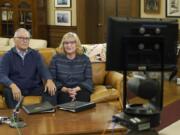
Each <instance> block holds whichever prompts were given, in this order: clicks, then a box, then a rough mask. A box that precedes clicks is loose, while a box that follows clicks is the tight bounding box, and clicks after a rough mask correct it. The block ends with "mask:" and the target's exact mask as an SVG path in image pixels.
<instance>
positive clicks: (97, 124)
mask: <svg viewBox="0 0 180 135" xmlns="http://www.w3.org/2000/svg"><path fill="white" fill-rule="evenodd" d="M11 112H12V110H0V116H11ZM115 113H117V110H116V109H115V107H113V106H110V105H109V104H106V103H101V104H97V105H96V107H95V108H93V109H89V110H86V111H82V112H78V113H72V112H66V111H62V110H57V111H56V112H55V113H46V114H34V115H28V114H26V113H25V112H24V111H23V110H21V112H20V114H19V116H20V117H21V118H23V120H24V122H26V124H27V126H26V127H24V128H21V129H20V130H21V132H22V134H23V135H39V134H41V135H47V134H51V135H55V134H60V135H72V134H74V135H81V134H86V135H101V134H102V135H103V134H106V135H107V134H111V133H112V128H113V124H112V123H111V122H110V121H111V119H112V115H113V114H115ZM125 131H126V129H125V128H124V127H121V126H120V125H118V126H117V127H115V128H114V130H113V132H114V134H118V135H120V134H124V133H125ZM5 134H7V135H14V134H18V131H17V130H16V129H15V128H10V127H9V125H6V124H2V125H0V135H5Z"/></svg>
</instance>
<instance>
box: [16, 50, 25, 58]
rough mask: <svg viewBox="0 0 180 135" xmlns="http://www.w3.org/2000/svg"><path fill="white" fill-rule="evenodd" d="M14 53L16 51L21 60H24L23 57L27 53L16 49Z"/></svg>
mask: <svg viewBox="0 0 180 135" xmlns="http://www.w3.org/2000/svg"><path fill="white" fill-rule="evenodd" d="M16 51H17V53H18V54H19V56H20V57H21V58H22V59H24V57H25V56H26V54H27V52H28V50H26V51H21V50H19V49H18V48H16Z"/></svg>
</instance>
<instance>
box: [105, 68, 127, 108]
mask: <svg viewBox="0 0 180 135" xmlns="http://www.w3.org/2000/svg"><path fill="white" fill-rule="evenodd" d="M105 85H106V86H112V87H113V88H115V89H117V91H118V95H119V104H120V106H121V107H122V99H123V74H121V73H119V72H116V71H108V72H107V74H106V77H105Z"/></svg>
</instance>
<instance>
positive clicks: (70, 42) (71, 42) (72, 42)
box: [64, 40, 76, 45]
mask: <svg viewBox="0 0 180 135" xmlns="http://www.w3.org/2000/svg"><path fill="white" fill-rule="evenodd" d="M75 43H76V41H75V40H74V41H64V45H68V44H75Z"/></svg>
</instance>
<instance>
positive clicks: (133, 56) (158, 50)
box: [106, 17, 178, 71]
mask: <svg viewBox="0 0 180 135" xmlns="http://www.w3.org/2000/svg"><path fill="white" fill-rule="evenodd" d="M107 37H108V38H107V52H106V57H107V61H106V69H107V70H115V71H121V70H153V71H154V70H155V71H157V70H170V71H171V70H174V69H176V57H177V56H176V53H177V40H178V23H177V20H176V19H139V18H123V17H110V18H109V19H108V36H107Z"/></svg>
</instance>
